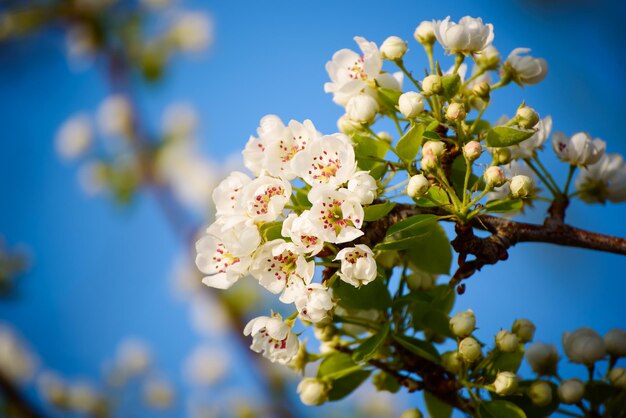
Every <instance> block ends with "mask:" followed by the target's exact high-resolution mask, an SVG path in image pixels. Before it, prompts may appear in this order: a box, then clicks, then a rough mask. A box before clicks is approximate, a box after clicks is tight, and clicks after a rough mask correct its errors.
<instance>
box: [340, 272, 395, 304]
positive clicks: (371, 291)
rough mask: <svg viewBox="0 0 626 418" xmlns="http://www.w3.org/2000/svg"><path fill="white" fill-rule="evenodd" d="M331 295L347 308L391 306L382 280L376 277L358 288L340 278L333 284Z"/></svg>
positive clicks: (387, 291) (387, 290) (389, 297)
mask: <svg viewBox="0 0 626 418" xmlns="http://www.w3.org/2000/svg"><path fill="white" fill-rule="evenodd" d="M333 296H335V297H337V298H339V299H340V302H339V304H340V305H341V306H343V307H345V308H348V309H380V310H383V309H387V308H388V307H389V306H391V295H390V294H389V289H387V286H385V282H384V280H382V279H380V278H377V279H376V280H374V281H373V282H371V283H368V284H366V285H364V286H361V287H360V288H356V287H354V286H352V285H350V284H348V283H346V282H344V281H342V280H337V281H336V282H335V286H333Z"/></svg>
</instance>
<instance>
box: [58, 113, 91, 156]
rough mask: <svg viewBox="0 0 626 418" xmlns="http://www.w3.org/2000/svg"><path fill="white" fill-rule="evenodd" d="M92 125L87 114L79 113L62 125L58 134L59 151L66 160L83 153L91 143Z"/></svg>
mask: <svg viewBox="0 0 626 418" xmlns="http://www.w3.org/2000/svg"><path fill="white" fill-rule="evenodd" d="M92 136H93V132H92V126H91V122H90V120H89V118H88V117H87V116H86V115H83V114H79V115H76V116H73V117H72V118H70V119H68V120H67V121H65V122H64V123H63V125H61V128H59V132H58V133H57V136H56V143H55V145H56V150H57V153H58V154H59V155H60V156H61V157H62V158H64V159H66V160H71V159H74V158H76V157H80V156H81V155H83V154H84V153H85V152H86V151H87V150H88V149H89V146H90V145H91V141H92Z"/></svg>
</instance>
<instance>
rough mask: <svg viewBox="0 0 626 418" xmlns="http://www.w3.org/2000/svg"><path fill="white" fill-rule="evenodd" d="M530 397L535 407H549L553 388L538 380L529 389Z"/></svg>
mask: <svg viewBox="0 0 626 418" xmlns="http://www.w3.org/2000/svg"><path fill="white" fill-rule="evenodd" d="M528 397H529V398H530V400H531V401H532V403H533V405H535V406H538V407H544V406H548V405H550V403H551V402H552V386H550V384H549V383H548V382H544V381H543V380H538V381H536V382H535V383H533V384H532V385H530V388H528Z"/></svg>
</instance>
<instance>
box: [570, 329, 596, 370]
mask: <svg viewBox="0 0 626 418" xmlns="http://www.w3.org/2000/svg"><path fill="white" fill-rule="evenodd" d="M563 350H565V354H566V355H567V357H569V359H570V360H571V361H572V362H573V363H582V364H586V365H592V364H593V363H595V362H596V361H598V360H600V359H602V357H604V356H605V355H606V348H605V347H604V341H603V340H602V338H601V337H600V336H599V335H598V333H597V332H595V331H594V330H592V329H591V328H579V329H577V330H576V331H574V332H572V333H569V332H566V333H564V334H563Z"/></svg>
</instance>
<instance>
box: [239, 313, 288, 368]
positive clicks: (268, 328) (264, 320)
mask: <svg viewBox="0 0 626 418" xmlns="http://www.w3.org/2000/svg"><path fill="white" fill-rule="evenodd" d="M243 334H244V335H252V345H251V346H250V348H251V349H252V350H253V351H255V352H257V353H263V356H265V357H266V358H267V359H269V360H270V361H271V362H272V363H274V362H277V363H280V364H287V363H289V362H290V361H291V360H292V359H293V358H294V357H295V356H296V354H298V348H299V347H300V341H298V337H297V336H296V334H295V333H294V332H293V330H292V329H291V327H290V326H289V325H287V324H286V323H285V322H284V321H283V320H282V319H281V317H280V316H278V315H277V316H273V317H269V316H259V317H257V318H254V319H252V320H251V321H250V322H248V324H247V325H246V327H245V328H244V330H243Z"/></svg>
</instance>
